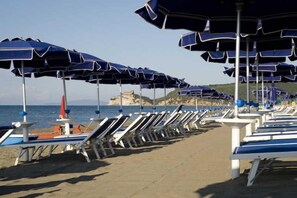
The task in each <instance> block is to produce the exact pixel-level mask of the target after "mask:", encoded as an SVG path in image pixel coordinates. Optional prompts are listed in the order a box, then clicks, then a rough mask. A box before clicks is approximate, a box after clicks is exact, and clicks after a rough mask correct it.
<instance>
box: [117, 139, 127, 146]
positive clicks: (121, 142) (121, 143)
mask: <svg viewBox="0 0 297 198" xmlns="http://www.w3.org/2000/svg"><path fill="white" fill-rule="evenodd" d="M118 143H119V144H120V146H121V147H123V148H126V147H125V144H124V142H123V140H120V141H119V142H118Z"/></svg>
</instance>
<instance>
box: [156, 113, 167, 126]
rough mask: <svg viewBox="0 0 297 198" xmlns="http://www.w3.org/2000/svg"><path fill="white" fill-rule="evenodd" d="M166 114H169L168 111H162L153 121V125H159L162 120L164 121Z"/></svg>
mask: <svg viewBox="0 0 297 198" xmlns="http://www.w3.org/2000/svg"><path fill="white" fill-rule="evenodd" d="M166 115H167V112H166V111H163V112H161V115H160V116H159V118H157V119H156V120H155V122H154V123H153V127H155V126H158V125H159V124H160V123H161V122H164V120H165V118H166Z"/></svg>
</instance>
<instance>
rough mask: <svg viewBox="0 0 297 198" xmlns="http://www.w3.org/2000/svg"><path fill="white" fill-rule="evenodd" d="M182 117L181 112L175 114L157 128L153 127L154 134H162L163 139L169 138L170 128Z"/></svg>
mask: <svg viewBox="0 0 297 198" xmlns="http://www.w3.org/2000/svg"><path fill="white" fill-rule="evenodd" d="M179 116H181V112H174V113H172V114H170V116H169V117H168V118H167V119H166V120H165V121H164V122H161V123H159V124H158V125H157V126H155V127H153V132H154V133H155V134H156V135H158V134H161V136H162V137H165V136H167V137H169V136H170V135H169V126H170V124H172V123H174V122H175V121H176V120H177V119H178V117H179Z"/></svg>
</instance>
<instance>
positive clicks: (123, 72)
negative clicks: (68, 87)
mask: <svg viewBox="0 0 297 198" xmlns="http://www.w3.org/2000/svg"><path fill="white" fill-rule="evenodd" d="M109 67H110V69H109V70H108V71H104V72H99V73H97V74H93V75H90V76H87V78H86V81H87V82H90V83H97V84H120V109H119V112H120V113H122V112H123V104H122V84H133V83H134V82H135V81H136V78H137V77H138V73H137V70H136V69H135V68H131V67H127V66H124V65H121V64H118V63H112V62H109Z"/></svg>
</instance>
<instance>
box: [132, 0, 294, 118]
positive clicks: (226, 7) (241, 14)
mask: <svg viewBox="0 0 297 198" xmlns="http://www.w3.org/2000/svg"><path fill="white" fill-rule="evenodd" d="M294 4H295V3H293V2H291V1H288V2H283V1H282V2H277V1H276V2H273V3H271V4H270V5H269V6H270V9H266V7H267V5H266V2H263V1H251V2H249V1H223V3H222V1H218V0H211V1H208V2H203V4H202V3H201V2H198V1H192V0H173V1H166V0H149V1H147V3H146V4H145V5H144V6H143V7H142V8H140V9H138V10H137V11H136V13H137V14H138V15H139V16H141V17H142V18H143V19H144V20H146V21H147V22H148V23H151V24H153V25H155V26H157V27H159V28H166V29H187V30H192V31H196V32H203V31H204V30H205V28H206V25H207V23H208V26H209V31H210V32H212V33H225V32H235V33H236V35H237V36H236V45H235V46H236V64H235V67H236V68H237V67H239V50H240V33H245V34H256V33H257V31H258V24H259V22H260V23H261V25H262V31H263V33H265V34H266V33H272V32H276V31H280V30H283V29H296V27H297V25H296V23H294V22H293V21H294V20H296V18H295V15H294V13H296V14H297V8H293V7H292V6H294ZM296 4H297V3H296ZM288 5H290V6H288ZM275 15H277V16H278V17H275ZM280 18H281V20H280ZM236 76H237V77H236V78H235V100H237V99H238V75H236ZM234 114H235V117H237V114H238V109H237V107H236V105H235V112H234Z"/></svg>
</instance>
